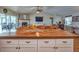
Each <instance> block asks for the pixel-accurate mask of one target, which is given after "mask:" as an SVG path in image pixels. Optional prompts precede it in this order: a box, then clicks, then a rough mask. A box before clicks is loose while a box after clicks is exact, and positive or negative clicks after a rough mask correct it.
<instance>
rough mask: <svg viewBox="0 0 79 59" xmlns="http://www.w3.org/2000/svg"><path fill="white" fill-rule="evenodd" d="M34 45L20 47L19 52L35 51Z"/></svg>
mask: <svg viewBox="0 0 79 59" xmlns="http://www.w3.org/2000/svg"><path fill="white" fill-rule="evenodd" d="M36 51H37V48H36V47H21V48H20V50H19V52H36Z"/></svg>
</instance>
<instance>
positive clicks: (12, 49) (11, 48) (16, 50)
mask: <svg viewBox="0 0 79 59" xmlns="http://www.w3.org/2000/svg"><path fill="white" fill-rule="evenodd" d="M0 52H18V49H16V48H15V47H4V48H0Z"/></svg>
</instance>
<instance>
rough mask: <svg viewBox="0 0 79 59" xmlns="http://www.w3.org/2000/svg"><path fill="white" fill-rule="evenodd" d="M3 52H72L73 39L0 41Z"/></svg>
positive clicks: (0, 49)
mask: <svg viewBox="0 0 79 59" xmlns="http://www.w3.org/2000/svg"><path fill="white" fill-rule="evenodd" d="M0 51H1V52H36V51H38V52H72V51H73V39H0Z"/></svg>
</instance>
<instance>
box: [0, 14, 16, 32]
mask: <svg viewBox="0 0 79 59" xmlns="http://www.w3.org/2000/svg"><path fill="white" fill-rule="evenodd" d="M16 19H17V17H16V16H11V15H5V14H0V33H10V32H16V27H17V22H16Z"/></svg>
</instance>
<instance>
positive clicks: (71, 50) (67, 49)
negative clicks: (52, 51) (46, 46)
mask: <svg viewBox="0 0 79 59" xmlns="http://www.w3.org/2000/svg"><path fill="white" fill-rule="evenodd" d="M56 52H73V48H67V47H66V48H60V47H59V48H57V49H56Z"/></svg>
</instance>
